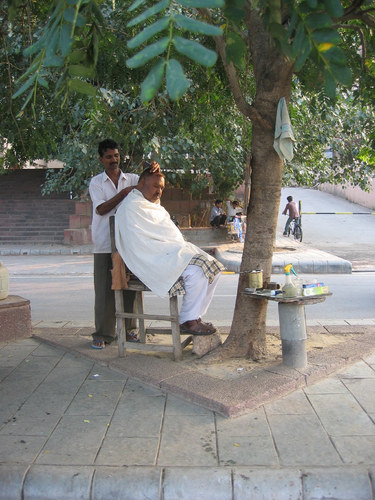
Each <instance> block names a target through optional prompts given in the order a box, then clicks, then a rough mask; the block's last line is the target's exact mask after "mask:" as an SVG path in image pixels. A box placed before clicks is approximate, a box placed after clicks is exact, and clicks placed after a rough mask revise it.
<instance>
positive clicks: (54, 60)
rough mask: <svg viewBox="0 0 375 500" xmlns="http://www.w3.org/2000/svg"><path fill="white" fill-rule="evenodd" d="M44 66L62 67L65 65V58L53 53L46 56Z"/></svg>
mask: <svg viewBox="0 0 375 500" xmlns="http://www.w3.org/2000/svg"><path fill="white" fill-rule="evenodd" d="M43 66H44V67H45V68H49V67H56V68H61V67H62V66H64V59H63V58H62V57H60V56H55V55H52V56H49V57H46V58H45V59H44V60H43Z"/></svg>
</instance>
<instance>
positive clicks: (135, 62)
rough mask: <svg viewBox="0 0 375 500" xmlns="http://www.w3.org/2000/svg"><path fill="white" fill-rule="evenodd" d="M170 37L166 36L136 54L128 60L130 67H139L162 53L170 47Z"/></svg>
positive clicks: (127, 63)
mask: <svg viewBox="0 0 375 500" xmlns="http://www.w3.org/2000/svg"><path fill="white" fill-rule="evenodd" d="M168 42H169V38H168V37H164V38H161V39H160V40H158V41H157V42H155V43H152V44H151V45H148V46H147V47H145V48H144V49H143V50H141V51H140V52H138V53H137V54H136V55H135V56H133V57H131V58H130V59H128V60H127V61H126V65H127V66H128V68H139V67H140V66H143V65H144V64H146V63H147V62H148V61H149V60H150V59H153V58H154V57H156V56H158V55H160V54H161V53H162V52H164V51H165V49H166V48H167V47H168Z"/></svg>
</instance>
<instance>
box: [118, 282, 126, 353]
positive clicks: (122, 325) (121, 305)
mask: <svg viewBox="0 0 375 500" xmlns="http://www.w3.org/2000/svg"><path fill="white" fill-rule="evenodd" d="M115 307H116V313H119V312H123V311H124V295H123V293H122V290H115ZM116 330H117V346H118V355H119V356H120V358H123V357H124V356H125V341H124V332H126V327H125V318H120V317H118V316H117V315H116Z"/></svg>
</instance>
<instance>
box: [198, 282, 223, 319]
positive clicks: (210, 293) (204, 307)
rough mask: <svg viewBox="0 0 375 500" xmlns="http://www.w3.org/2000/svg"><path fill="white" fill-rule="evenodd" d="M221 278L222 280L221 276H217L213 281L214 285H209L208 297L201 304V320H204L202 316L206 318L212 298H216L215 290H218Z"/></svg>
mask: <svg viewBox="0 0 375 500" xmlns="http://www.w3.org/2000/svg"><path fill="white" fill-rule="evenodd" d="M219 278H220V274H217V275H216V276H215V277H214V279H213V280H212V283H208V286H207V289H206V296H205V298H204V300H203V301H202V304H201V311H200V313H199V316H198V317H199V318H202V316H204V315H205V314H206V312H207V309H208V308H209V306H210V304H211V301H212V297H213V296H214V293H215V289H216V287H217V284H218V282H219ZM207 282H208V280H207Z"/></svg>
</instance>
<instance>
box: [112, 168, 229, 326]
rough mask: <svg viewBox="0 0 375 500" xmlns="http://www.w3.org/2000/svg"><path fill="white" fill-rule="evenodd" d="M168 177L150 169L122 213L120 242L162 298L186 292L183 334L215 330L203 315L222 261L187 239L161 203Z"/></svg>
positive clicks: (123, 251) (142, 277)
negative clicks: (205, 320)
mask: <svg viewBox="0 0 375 500" xmlns="http://www.w3.org/2000/svg"><path fill="white" fill-rule="evenodd" d="M164 186H165V176H164V175H163V174H162V173H160V172H156V173H151V172H150V170H148V169H146V170H145V171H144V172H143V173H142V174H141V176H140V179H139V184H138V185H137V187H136V188H135V189H133V191H132V192H131V193H129V195H128V196H127V197H126V198H125V200H124V201H123V203H122V204H121V205H120V207H119V209H118V210H117V213H116V226H115V227H116V246H117V249H118V251H119V253H120V255H121V257H122V258H123V260H124V262H125V264H126V266H127V267H128V269H129V270H130V271H131V272H132V273H133V274H135V275H136V276H137V277H138V278H139V279H140V280H141V281H142V282H143V283H144V284H145V285H146V286H147V287H148V288H149V289H150V290H152V291H153V292H154V293H155V294H156V295H158V296H160V297H166V296H168V293H169V294H171V295H175V294H176V293H182V294H184V298H183V301H182V307H181V311H180V314H179V321H180V328H181V332H183V333H191V334H194V335H210V334H212V333H215V331H216V329H215V328H214V327H213V326H212V324H211V323H204V322H203V321H202V316H203V315H204V314H205V313H206V311H207V309H208V306H209V305H210V303H211V300H212V296H213V294H214V291H215V288H216V286H217V282H218V279H219V276H220V272H221V271H222V270H223V269H224V267H223V266H222V264H221V263H220V262H218V261H217V260H216V259H214V258H213V257H212V256H210V255H208V254H207V253H206V252H204V251H203V250H201V249H200V248H198V247H197V246H195V245H193V244H192V243H189V242H187V241H185V240H184V238H183V236H182V234H181V231H180V230H179V229H178V228H177V226H176V225H175V224H174V223H173V221H172V220H171V218H170V215H169V213H168V212H167V211H166V210H165V208H163V207H162V206H161V205H160V198H161V195H162V192H163V189H164Z"/></svg>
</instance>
